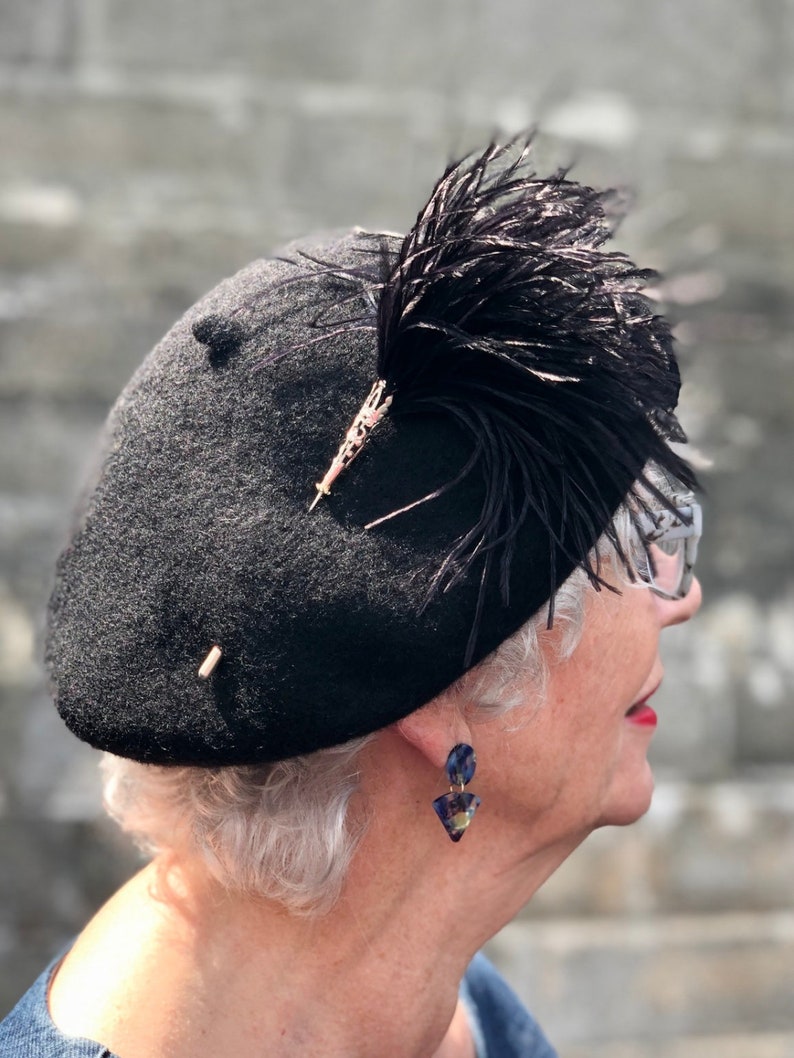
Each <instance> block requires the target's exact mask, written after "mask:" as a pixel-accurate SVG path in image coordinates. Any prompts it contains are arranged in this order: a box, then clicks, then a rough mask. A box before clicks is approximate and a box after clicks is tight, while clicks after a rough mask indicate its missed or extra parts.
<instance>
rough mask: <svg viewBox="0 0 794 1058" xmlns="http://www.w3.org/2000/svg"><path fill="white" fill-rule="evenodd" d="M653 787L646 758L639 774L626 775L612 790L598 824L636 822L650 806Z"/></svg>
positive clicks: (623, 824)
mask: <svg viewBox="0 0 794 1058" xmlns="http://www.w3.org/2000/svg"><path fill="white" fill-rule="evenodd" d="M653 788H654V780H653V772H652V771H651V766H650V764H649V763H648V762H647V760H646V761H645V762H644V767H643V769H642V772H641V774H640V775H634V776H631V777H629V776H626V777H625V778H624V779H623V780H622V781H621V783H620V785H619V787H618V788H616V789H615V790H614V792H613V793H612V795H611V796H610V798H609V800H608V803H607V804H606V806H605V808H604V811H603V812H602V815H601V819H600V821H599V823H598V825H599V826H602V827H608V826H611V827H625V826H628V825H629V824H630V823H636V822H637V820H638V819H641V818H642V817H643V816H644V815H645V813H646V812H647V811H648V809H649V808H650V807H651V801H652V799H653Z"/></svg>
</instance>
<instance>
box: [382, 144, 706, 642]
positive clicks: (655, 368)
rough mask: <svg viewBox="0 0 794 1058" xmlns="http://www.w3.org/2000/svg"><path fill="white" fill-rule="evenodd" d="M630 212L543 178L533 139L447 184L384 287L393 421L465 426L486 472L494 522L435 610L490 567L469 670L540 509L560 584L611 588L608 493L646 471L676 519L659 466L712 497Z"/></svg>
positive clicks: (385, 374)
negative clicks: (614, 483)
mask: <svg viewBox="0 0 794 1058" xmlns="http://www.w3.org/2000/svg"><path fill="white" fill-rule="evenodd" d="M613 202H614V193H612V192H599V191H595V190H593V189H591V188H589V187H585V186H583V185H581V184H578V183H575V182H573V181H571V180H569V179H568V178H567V173H566V172H565V171H564V170H560V171H558V172H556V173H555V174H554V175H552V176H551V177H547V178H541V177H538V176H537V174H536V173H535V172H534V171H533V169H532V166H531V163H530V139H529V138H528V137H523V138H521V139H519V140H514V141H512V142H511V143H509V144H507V145H504V146H498V145H495V144H492V145H491V146H489V147H488V148H487V149H486V150H485V151H484V152H483V153H481V154H478V155H475V156H472V157H469V158H466V159H464V160H462V161H460V162H458V163H456V164H454V165H452V166H450V167H449V168H448V169H447V171H446V172H445V173H444V175H443V176H442V178H441V179H440V180H439V181H438V183H437V184H436V186H435V188H434V190H433V193H432V194H431V196H430V199H429V201H428V202H427V204H426V206H425V207H424V209H423V210H422V211H421V213H420V214H419V216H418V217H417V220H416V223H415V225H414V227H413V228H412V230H411V231H410V232H409V234H408V235H407V236H406V238H405V239H404V241H403V243H402V246H401V248H400V251H399V255H398V259H397V262H396V264H395V265H394V267H393V269H392V271H391V274H390V275H389V277H388V279H387V280H386V282H385V283H384V284H383V286H382V289H381V293H380V301H379V308H378V377H379V378H381V379H383V380H385V383H386V385H385V391H384V392H385V394H386V395H389V396H391V398H392V414H395V415H399V414H409V413H411V412H415V411H428V410H432V409H436V410H439V411H443V412H445V413H446V414H448V415H451V416H452V417H453V418H454V419H455V421H456V422H457V423H458V424H459V425H460V427H461V428H462V429H463V430H464V431H466V432H467V433H469V434H470V435H471V438H472V441H473V451H474V457H473V458H472V460H470V461H469V463H468V464H467V466H466V467H465V468H463V471H462V472H463V473H464V474H468V473H473V472H475V468H476V467H479V468H480V470H481V472H482V479H483V482H484V500H483V504H482V510H481V512H480V516H479V519H478V520H477V522H476V523H475V524H474V525H472V526H471V527H469V528H468V529H467V530H466V531H465V532H464V533H462V534H461V535H460V537H459V538H458V540H457V541H456V543H455V545H454V547H453V548H452V550H451V551H450V553H449V554H448V555H447V557H446V558H445V560H444V562H443V563H442V565H441V567H440V568H439V569H438V570H437V572H436V574H435V576H434V577H433V580H432V582H431V587H430V592H429V595H428V601H429V600H430V599H431V598H432V597H433V595H434V594H435V593H437V592H438V591H443V590H446V589H448V588H449V587H451V586H452V585H454V584H455V583H457V582H458V581H459V580H461V579H462V578H464V577H466V576H467V575H468V574H469V573H470V571H471V569H472V567H473V566H474V565H475V564H476V563H478V562H479V563H481V570H480V578H481V579H480V584H481V587H480V607H478V613H477V615H476V616H475V620H474V624H473V628H472V635H471V637H470V640H469V645H468V651H467V654H468V658H467V660H468V659H470V656H471V654H472V651H473V649H474V643H475V639H476V635H477V627H478V622H479V609H480V608H481V606H482V602H483V598H484V591H485V584H486V582H487V581H488V580H489V579H490V578H491V577H493V576H498V583H499V586H500V590H501V593H502V597H503V599H504V600H505V601H508V599H509V590H510V566H511V562H512V559H513V555H514V549H515V543H516V537H517V534H518V533H519V531H520V529H521V526H522V525H523V524H524V522H525V520H526V518H527V517H528V515H529V513H530V511H531V512H532V513H533V514H534V516H535V518H536V519H539V520H540V521H541V523H542V524H543V525H544V527H545V529H546V531H547V533H548V538H549V542H550V547H549V561H550V564H551V568H550V584H552V585H554V586H556V583H557V581H556V576H555V570H554V562H555V553H556V552H557V551H559V552H561V553H562V554H564V555H565V556H566V557H567V559H568V560H569V561H572V562H573V563H574V564H575V565H576V566H581V567H583V568H584V569H585V570H586V571H587V573H588V575H589V576H590V578H591V580H592V582H593V583H594V585H595V586H597V587H600V586H602V585H603V584H604V581H603V580H602V578H601V576H600V574H599V571H598V569H597V568H596V569H593V568H592V567H591V565H590V563H589V561H588V555H589V552H590V550H591V548H592V543H593V539H594V537H593V529H594V527H595V528H596V530H597V531H598V532H600V531H603V530H604V529H606V530H607V531H609V529H608V526H609V524H610V521H611V516H612V513H613V512H612V511H611V510H608V509H606V508H605V506H604V503H603V501H602V500H601V498H600V495H599V489H598V486H597V479H599V478H601V479H602V480H603V478H604V477H605V476H607V477H612V478H615V479H617V480H621V479H625V478H626V476H627V474H628V475H633V474H635V473H637V476H638V485H640V486H641V488H639V489H638V490H637V491H638V494H637V496H636V505H637V509H638V510H639V509H642V508H643V507H644V506H645V504H646V502H647V501H646V500H644V499H643V493H644V494H646V495H651V496H654V497H655V498H656V499H657V500H659V501H661V502H662V503H665V504H669V500H668V499H667V497H666V496H664V495H663V494H662V493H660V492H659V490H658V489H657V488H656V486H654V484H653V483H652V482H650V481H647V480H645V479H644V478H643V475H642V472H641V469H639V468H642V467H643V466H644V465H645V464H646V462H648V461H650V462H652V463H655V464H656V465H658V466H659V467H660V468H661V469H662V470H663V471H664V473H665V474H667V475H668V476H670V477H672V478H674V479H676V480H678V481H680V482H682V483H683V484H685V485H686V486H687V487H694V485H695V484H696V482H695V479H694V475H693V473H692V471H691V469H690V468H689V466H688V465H687V464H686V462H685V461H684V460H682V459H681V458H680V457H679V456H678V455H676V454H675V453H674V452H673V451H672V450H671V449H670V447H669V444H668V442H670V441H681V440H684V439H685V438H684V435H683V431H682V430H681V428H680V426H679V425H678V422H677V420H676V418H675V415H674V408H675V405H676V402H677V399H678V391H679V386H680V379H679V373H678V367H677V364H676V361H675V357H674V356H673V353H672V339H671V335H670V331H669V328H668V326H667V324H666V322H665V321H664V320H663V319H662V318H661V317H659V316H658V315H655V314H654V312H653V309H652V305H651V302H650V301H649V300H648V299H647V298H646V297H645V296H644V295H643V294H642V290H643V288H644V287H646V286H647V285H648V283H649V282H650V281H651V280H652V279H653V278H654V273H652V272H649V271H646V270H640V269H638V268H636V267H635V266H634V265H633V263H632V262H631V261H630V260H629V259H628V257H626V256H625V255H624V254H622V253H617V252H609V251H606V250H605V249H604V246H605V244H606V243H607V242H608V240H609V239H610V238H611V235H612V229H611V227H610V225H609V223H608V221H607V216H608V215H610V214H611V213H612V212H613V210H612V205H613ZM457 480H458V479H455V481H457ZM455 481H451V482H449V483H447V484H446V485H444V486H442V488H441V489H439V490H437V492H435V493H433V494H431V495H430V496H427V497H423V500H425V501H430V500H431V499H432V498H434V497H435V496H438V495H440V494H441V493H442V492H444V491H446V490H447V489H448V488H451V487H453V486H454V484H455ZM395 513H397V512H395ZM387 517H389V516H387ZM383 520H384V519H380V520H379V521H383ZM614 542H615V544H616V545H617V541H614ZM621 558H622V559H623V560H624V562H627V559H626V557H625V556H623V555H621ZM550 620H551V615H550Z"/></svg>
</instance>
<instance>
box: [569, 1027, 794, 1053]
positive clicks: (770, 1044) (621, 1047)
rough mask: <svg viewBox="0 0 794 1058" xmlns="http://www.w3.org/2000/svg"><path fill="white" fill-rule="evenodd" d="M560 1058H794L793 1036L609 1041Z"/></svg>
mask: <svg viewBox="0 0 794 1058" xmlns="http://www.w3.org/2000/svg"><path fill="white" fill-rule="evenodd" d="M560 1058H794V1033H789V1032H752V1033H735V1034H732V1035H730V1036H723V1035H717V1036H711V1035H710V1036H689V1037H685V1038H683V1039H679V1040H667V1041H664V1042H658V1041H656V1042H653V1041H650V1040H641V1039H635V1040H629V1041H624V1042H615V1041H613V1040H610V1042H609V1043H606V1044H603V1045H600V1046H599V1045H595V1046H593V1045H592V1044H590V1043H587V1044H585V1045H584V1046H581V1047H580V1046H577V1045H576V1044H573V1045H572V1046H570V1047H563V1048H561V1050H560Z"/></svg>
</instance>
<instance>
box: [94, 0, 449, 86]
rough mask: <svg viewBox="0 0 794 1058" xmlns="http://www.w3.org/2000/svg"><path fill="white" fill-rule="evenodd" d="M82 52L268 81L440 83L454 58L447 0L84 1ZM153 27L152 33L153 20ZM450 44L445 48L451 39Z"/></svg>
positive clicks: (133, 64)
mask: <svg viewBox="0 0 794 1058" xmlns="http://www.w3.org/2000/svg"><path fill="white" fill-rule="evenodd" d="M86 18H87V20H88V21H89V23H90V25H89V27H88V32H87V34H86V39H87V46H86V49H85V51H84V59H85V61H86V62H87V63H89V64H91V65H93V66H99V67H108V68H113V69H117V68H126V69H133V70H161V69H164V68H168V69H169V70H179V71H184V72H188V71H189V72H190V73H191V74H192V75H194V76H197V77H201V76H202V74H206V75H207V76H212V75H215V74H219V73H221V74H223V73H232V74H238V75H241V76H244V77H245V78H247V79H250V78H253V79H256V80H258V81H261V82H264V83H266V84H272V83H274V82H287V83H289V84H291V85H292V86H293V91H300V89H301V86H302V85H303V84H314V85H322V84H323V83H328V84H350V85H353V86H355V90H354V91H356V92H364V91H366V88H367V86H378V85H384V84H388V85H390V86H391V87H392V88H400V87H408V88H409V89H415V88H417V87H421V88H422V89H423V90H425V91H428V90H433V89H437V88H443V87H444V86H445V85H446V83H447V79H448V69H449V66H450V64H451V63H452V62H453V61H454V58H455V55H456V49H455V47H454V45H455V43H456V42H457V35H456V27H457V25H458V20H459V12H458V5H457V4H456V3H455V2H454V0H433V2H432V3H429V4H428V3H422V0H405V2H404V3H401V4H394V3H392V2H391V0H369V2H367V0H352V2H347V3H344V4H340V3H335V4H330V5H329V4H324V5H321V4H295V3H291V2H289V0H270V2H268V3H267V4H261V3H257V2H256V0H232V2H230V3H227V4H225V5H224V6H223V7H219V6H218V5H217V4H213V3H211V2H209V0H201V2H197V0H193V2H186V0H171V2H170V3H168V4H156V3H151V2H140V3H137V4H125V3H123V2H121V0H110V2H109V3H106V4H104V5H102V6H101V7H99V6H97V5H88V6H87V7H86ZM153 26H156V27H157V29H156V32H153V31H152V27H153ZM450 45H452V46H450Z"/></svg>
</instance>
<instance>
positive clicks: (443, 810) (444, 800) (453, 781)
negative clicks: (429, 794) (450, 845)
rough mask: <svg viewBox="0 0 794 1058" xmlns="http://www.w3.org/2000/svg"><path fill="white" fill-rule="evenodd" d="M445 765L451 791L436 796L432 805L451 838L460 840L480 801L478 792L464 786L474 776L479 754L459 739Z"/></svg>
mask: <svg viewBox="0 0 794 1058" xmlns="http://www.w3.org/2000/svg"><path fill="white" fill-rule="evenodd" d="M446 768H447V778H448V779H449V793H445V794H442V795H441V797H437V798H436V799H435V801H433V808H435V810H436V815H437V816H438V818H439V819H440V820H441V822H442V823H443V825H444V829H445V830H446V832H447V834H449V836H450V838H451V839H452V841H460V839H461V838H462V837H463V834H464V831H465V830H466V828H467V827H468V825H469V823H471V821H472V819H474V813H475V812H476V811H477V808H478V807H479V804H480V798H479V797H478V796H477V794H473V793H467V792H466V790H465V789H464V787H465V786H466V785H467V784H468V783H470V782H471V780H472V779H473V778H474V772H475V771H476V769H477V755H476V754H475V752H474V750H473V749H472V747H471V746H468V745H466V743H465V742H459V743H458V744H457V746H453V747H452V749H451V750H450V751H449V756H448V757H447V764H446ZM456 786H457V787H458V789H457V790H456V789H455V787H456Z"/></svg>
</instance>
